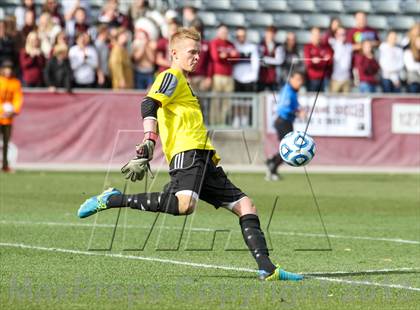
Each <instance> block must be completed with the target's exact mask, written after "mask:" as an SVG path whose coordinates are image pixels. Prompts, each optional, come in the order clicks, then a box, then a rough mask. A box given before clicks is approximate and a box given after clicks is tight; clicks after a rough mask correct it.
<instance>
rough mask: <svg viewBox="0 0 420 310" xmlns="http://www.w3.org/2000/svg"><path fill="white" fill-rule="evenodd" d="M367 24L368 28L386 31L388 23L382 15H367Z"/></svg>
mask: <svg viewBox="0 0 420 310" xmlns="http://www.w3.org/2000/svg"><path fill="white" fill-rule="evenodd" d="M367 24H368V26H369V27H372V28H374V29H379V30H382V29H388V27H389V26H388V21H387V19H386V17H385V16H382V15H368V17H367Z"/></svg>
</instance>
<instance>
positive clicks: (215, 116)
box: [210, 24, 239, 125]
mask: <svg viewBox="0 0 420 310" xmlns="http://www.w3.org/2000/svg"><path fill="white" fill-rule="evenodd" d="M228 37H229V30H228V28H227V27H226V25H224V24H221V25H219V27H218V28H217V34H216V38H215V39H214V40H212V41H211V42H210V57H211V61H212V63H213V88H212V90H213V91H214V92H220V93H225V92H233V90H234V86H235V84H234V81H233V77H232V71H233V63H234V62H233V61H232V60H233V58H237V57H239V53H238V51H237V50H236V49H235V46H234V45H233V43H232V42H230V41H229V40H228ZM229 110H230V107H229V100H226V99H224V100H222V102H220V101H219V100H217V99H216V100H214V101H212V103H211V104H210V124H212V125H216V124H219V125H220V124H225V122H226V118H228V119H230V111H229Z"/></svg>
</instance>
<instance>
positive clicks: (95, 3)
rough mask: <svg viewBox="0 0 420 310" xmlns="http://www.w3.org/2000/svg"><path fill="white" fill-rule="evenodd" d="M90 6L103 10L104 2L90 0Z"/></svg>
mask: <svg viewBox="0 0 420 310" xmlns="http://www.w3.org/2000/svg"><path fill="white" fill-rule="evenodd" d="M89 4H90V7H91V8H99V9H102V7H103V6H104V2H103V1H102V0H90V1H89Z"/></svg>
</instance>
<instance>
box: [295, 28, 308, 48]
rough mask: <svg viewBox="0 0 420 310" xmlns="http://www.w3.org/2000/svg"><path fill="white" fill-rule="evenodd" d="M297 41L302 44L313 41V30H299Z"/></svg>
mask: <svg viewBox="0 0 420 310" xmlns="http://www.w3.org/2000/svg"><path fill="white" fill-rule="evenodd" d="M295 33H296V42H297V43H298V44H300V45H303V44H306V43H309V42H311V32H310V31H307V30H297V31H296V32H295Z"/></svg>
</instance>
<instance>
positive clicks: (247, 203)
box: [233, 197, 257, 216]
mask: <svg viewBox="0 0 420 310" xmlns="http://www.w3.org/2000/svg"><path fill="white" fill-rule="evenodd" d="M233 212H234V213H236V214H237V215H238V216H243V215H246V214H257V208H256V207H255V205H254V203H253V202H252V200H251V199H250V198H249V197H244V198H243V199H241V200H239V201H238V203H237V204H236V205H235V206H234V207H233Z"/></svg>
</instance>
